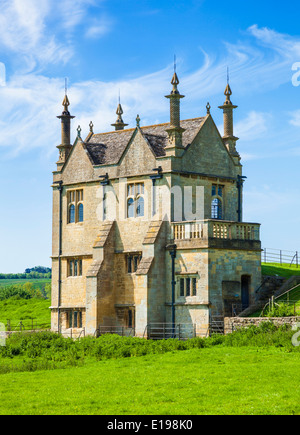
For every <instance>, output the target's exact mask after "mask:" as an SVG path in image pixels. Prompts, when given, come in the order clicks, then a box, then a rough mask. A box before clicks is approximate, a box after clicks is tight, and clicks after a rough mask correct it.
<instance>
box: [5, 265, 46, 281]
mask: <svg viewBox="0 0 300 435" xmlns="http://www.w3.org/2000/svg"><path fill="white" fill-rule="evenodd" d="M51 276H52V270H51V269H50V268H49V267H43V266H35V267H33V268H31V269H29V268H28V269H25V272H23V273H0V279H32V278H35V279H41V278H44V279H51Z"/></svg>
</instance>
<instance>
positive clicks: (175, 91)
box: [171, 72, 180, 95]
mask: <svg viewBox="0 0 300 435" xmlns="http://www.w3.org/2000/svg"><path fill="white" fill-rule="evenodd" d="M179 83H180V82H179V78H178V76H177V74H176V72H174V75H173V77H172V80H171V85H173V89H172V91H171V95H177V94H179V91H178V89H177V86H178V85H179Z"/></svg>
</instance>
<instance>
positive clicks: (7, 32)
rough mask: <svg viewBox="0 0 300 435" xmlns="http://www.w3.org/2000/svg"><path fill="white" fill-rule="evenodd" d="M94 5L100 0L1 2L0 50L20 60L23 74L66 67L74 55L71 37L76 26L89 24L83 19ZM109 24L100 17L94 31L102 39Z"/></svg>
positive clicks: (6, 0)
mask: <svg viewBox="0 0 300 435" xmlns="http://www.w3.org/2000/svg"><path fill="white" fill-rule="evenodd" d="M102 1H104V0H102ZM102 1H100V3H101V2H102ZM91 6H94V7H96V6H99V1H98V2H97V3H96V2H95V0H60V1H59V2H57V0H2V1H1V9H0V29H1V32H0V47H1V48H2V50H5V51H6V53H7V54H9V55H11V56H12V58H13V59H14V61H15V59H18V60H19V65H18V68H19V70H22V71H23V72H32V71H35V72H37V71H41V69H43V68H44V67H45V66H47V65H48V64H51V63H54V64H61V63H62V64H65V63H67V62H69V60H70V59H71V58H72V57H73V55H74V52H75V48H74V44H73V41H72V35H73V32H74V30H75V28H76V26H78V25H79V24H83V25H89V21H88V20H86V21H87V22H86V24H85V23H84V20H85V18H86V17H87V13H88V8H89V7H91ZM110 25H111V21H109V20H108V19H107V20H106V21H105V22H104V20H103V21H102V18H101V19H100V18H99V20H98V22H97V25H94V27H92V30H91V32H92V33H94V34H96V33H97V36H98V37H99V36H102V35H103V34H104V33H106V32H107V31H108V29H109V26H110ZM16 55H17V56H16Z"/></svg>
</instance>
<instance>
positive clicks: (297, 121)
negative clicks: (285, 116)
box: [289, 110, 300, 127]
mask: <svg viewBox="0 0 300 435" xmlns="http://www.w3.org/2000/svg"><path fill="white" fill-rule="evenodd" d="M290 115H291V119H290V121H289V123H290V124H291V125H294V126H295V127H300V110H296V111H295V112H293V113H290Z"/></svg>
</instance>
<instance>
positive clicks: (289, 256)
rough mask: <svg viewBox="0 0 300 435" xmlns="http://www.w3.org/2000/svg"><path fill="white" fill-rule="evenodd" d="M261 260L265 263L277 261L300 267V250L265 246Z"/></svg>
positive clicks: (277, 262)
mask: <svg viewBox="0 0 300 435" xmlns="http://www.w3.org/2000/svg"><path fill="white" fill-rule="evenodd" d="M261 261H262V262H263V263H276V264H280V265H283V264H286V265H289V266H290V267H291V266H293V265H294V266H296V267H297V268H298V267H299V252H298V251H285V250H282V249H271V248H264V249H263V251H262V254H261Z"/></svg>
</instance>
